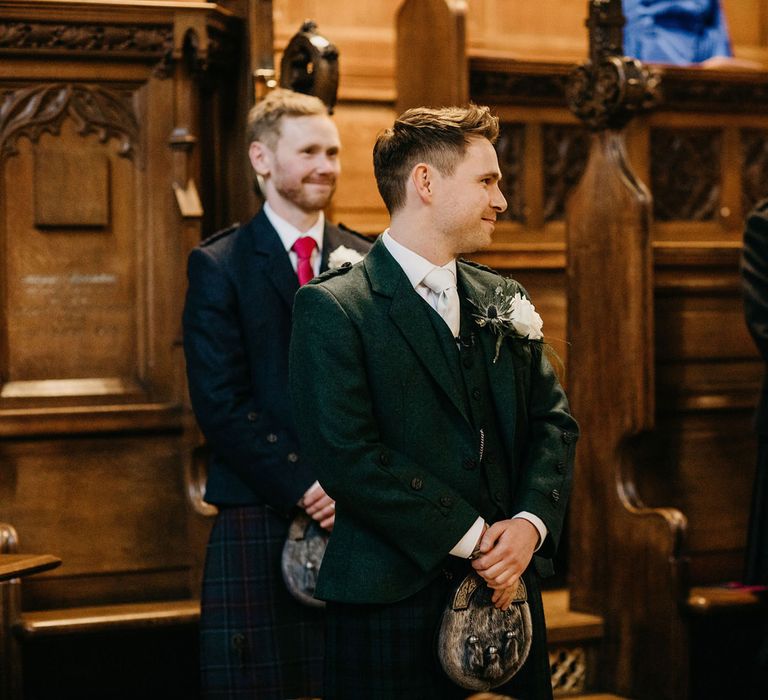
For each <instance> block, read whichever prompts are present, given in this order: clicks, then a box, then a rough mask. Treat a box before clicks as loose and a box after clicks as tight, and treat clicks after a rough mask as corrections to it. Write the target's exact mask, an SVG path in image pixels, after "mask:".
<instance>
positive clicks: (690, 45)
mask: <svg viewBox="0 0 768 700" xmlns="http://www.w3.org/2000/svg"><path fill="white" fill-rule="evenodd" d="M622 5H623V9H624V17H625V18H626V20H627V23H626V25H625V26H624V53H625V54H626V55H627V56H632V57H633V58H639V59H640V60H641V61H649V62H651V63H676V64H689V63H700V62H701V61H706V60H707V59H708V58H712V57H713V56H732V55H733V53H732V51H731V42H730V40H729V38H728V26H727V25H726V22H725V16H724V14H723V11H722V8H721V7H720V2H719V0H623V3H622Z"/></svg>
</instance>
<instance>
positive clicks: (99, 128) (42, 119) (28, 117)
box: [0, 84, 139, 158]
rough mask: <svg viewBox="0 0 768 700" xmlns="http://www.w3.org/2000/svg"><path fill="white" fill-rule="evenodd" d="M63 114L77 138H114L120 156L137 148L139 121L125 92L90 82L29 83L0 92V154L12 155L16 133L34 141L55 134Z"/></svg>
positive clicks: (15, 149)
mask: <svg viewBox="0 0 768 700" xmlns="http://www.w3.org/2000/svg"><path fill="white" fill-rule="evenodd" d="M67 118H70V119H72V120H73V121H74V122H75V125H76V128H77V131H78V133H79V134H81V135H82V136H87V135H88V134H94V133H95V134H97V135H98V137H99V140H100V141H101V142H102V143H106V142H107V141H108V140H109V139H112V138H115V139H117V140H118V141H119V143H120V146H119V150H118V152H119V154H120V155H121V156H124V157H126V158H133V157H134V154H135V153H136V151H137V150H138V149H137V145H138V137H139V123H138V120H137V119H136V115H135V114H134V112H133V109H132V107H131V103H130V96H129V95H128V94H119V93H115V92H112V91H109V90H105V89H104V88H101V87H98V86H93V85H68V84H58V85H35V86H32V87H27V88H21V89H19V90H10V91H8V92H5V93H2V94H0V158H7V157H9V156H12V155H14V154H16V153H18V150H17V148H16V143H17V141H18V140H19V138H21V137H22V136H26V137H27V138H28V139H29V140H30V141H32V142H33V143H36V142H37V141H38V139H39V138H40V135H41V134H43V133H45V132H47V133H50V134H58V133H59V132H60V130H61V125H62V124H63V123H64V120H65V119H67Z"/></svg>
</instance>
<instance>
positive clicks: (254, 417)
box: [247, 411, 259, 423]
mask: <svg viewBox="0 0 768 700" xmlns="http://www.w3.org/2000/svg"><path fill="white" fill-rule="evenodd" d="M247 417H248V420H249V421H251V423H255V422H256V421H257V420H259V414H258V413H256V411H248V416H247Z"/></svg>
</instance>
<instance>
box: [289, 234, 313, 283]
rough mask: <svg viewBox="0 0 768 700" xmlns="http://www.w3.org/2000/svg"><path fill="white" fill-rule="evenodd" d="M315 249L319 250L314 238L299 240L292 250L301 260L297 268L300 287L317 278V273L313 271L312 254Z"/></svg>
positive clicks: (306, 237)
mask: <svg viewBox="0 0 768 700" xmlns="http://www.w3.org/2000/svg"><path fill="white" fill-rule="evenodd" d="M315 248H317V241H316V240H315V239H314V238H312V236H302V237H301V238H297V239H296V242H295V243H294V244H293V246H292V247H291V250H292V251H293V252H294V253H296V256H297V257H298V258H299V264H298V265H297V266H296V274H297V275H298V276H299V285H302V284H306V283H307V282H309V280H311V279H312V278H313V277H314V276H315V271H314V270H313V269H312V252H313V251H314V250H315Z"/></svg>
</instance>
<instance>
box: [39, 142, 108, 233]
mask: <svg viewBox="0 0 768 700" xmlns="http://www.w3.org/2000/svg"><path fill="white" fill-rule="evenodd" d="M34 158H35V172H34V191H33V193H32V199H33V200H34V206H35V217H34V224H35V226H36V227H37V228H38V229H44V228H46V227H50V228H66V227H81V228H83V227H93V228H104V227H105V226H107V224H108V223H109V192H108V189H109V180H110V178H109V159H108V157H107V156H106V155H105V154H103V153H96V152H93V151H88V150H85V149H81V150H79V151H75V152H67V151H63V150H60V149H58V148H48V149H43V148H38V149H37V150H36V152H35V155H34Z"/></svg>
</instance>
